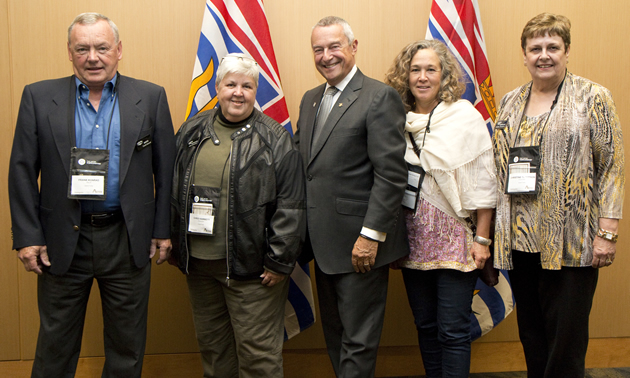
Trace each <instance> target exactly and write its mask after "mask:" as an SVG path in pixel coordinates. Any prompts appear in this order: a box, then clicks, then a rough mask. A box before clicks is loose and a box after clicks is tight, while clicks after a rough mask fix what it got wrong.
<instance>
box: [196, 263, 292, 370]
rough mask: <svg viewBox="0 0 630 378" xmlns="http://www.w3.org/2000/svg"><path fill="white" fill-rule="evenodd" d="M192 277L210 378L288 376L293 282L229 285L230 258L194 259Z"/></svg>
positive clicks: (200, 340) (203, 356) (205, 367)
mask: <svg viewBox="0 0 630 378" xmlns="http://www.w3.org/2000/svg"><path fill="white" fill-rule="evenodd" d="M188 268H189V273H190V274H189V275H188V276H187V277H186V280H187V282H188V291H189V294H190V302H191V305H192V310H193V320H194V324H195V331H196V333H197V342H198V343H199V349H200V351H201V360H202V364H203V371H204V377H218V378H230V377H241V378H249V377H261V378H262V377H274V378H275V377H282V376H283V369H282V345H283V342H284V306H285V302H286V300H287V296H288V294H289V278H288V277H287V278H285V279H284V280H283V281H282V282H280V283H278V284H276V285H274V286H272V287H267V286H264V285H262V284H261V279H256V280H249V281H237V280H234V279H231V280H230V282H229V286H228V285H227V284H226V280H225V278H226V276H227V265H226V260H225V259H222V260H200V259H196V258H194V257H191V259H190V262H189V266H188Z"/></svg>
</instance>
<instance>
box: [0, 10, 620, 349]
mask: <svg viewBox="0 0 630 378" xmlns="http://www.w3.org/2000/svg"><path fill="white" fill-rule="evenodd" d="M252 1H253V0H252ZM479 3H480V7H481V16H482V22H483V27H484V31H485V35H486V39H487V50H488V55H489V61H490V69H491V73H492V78H493V82H494V91H495V94H496V96H497V102H498V100H499V99H500V98H501V96H503V95H504V94H505V93H506V92H507V91H509V90H511V89H513V88H515V87H516V86H518V85H520V84H522V83H524V82H526V81H528V79H529V75H528V73H527V71H526V69H525V68H524V67H523V63H522V55H521V52H520V47H519V44H520V43H519V38H520V31H521V29H522V27H523V25H524V24H525V22H526V21H527V20H528V19H530V18H531V17H533V16H534V15H536V14H538V13H540V12H542V11H551V12H556V13H562V14H564V15H566V16H568V17H569V18H570V19H571V21H572V23H573V32H572V36H573V44H572V48H571V59H570V64H569V69H570V70H571V71H572V72H574V73H575V74H578V75H582V76H585V77H587V78H589V79H591V80H594V81H596V82H599V83H601V84H603V85H604V86H606V87H607V88H609V89H610V90H611V91H612V93H613V96H614V98H615V100H616V102H617V108H618V111H619V115H620V118H621V121H622V124H623V125H624V131H625V134H626V140H628V136H629V135H630V130H628V127H627V126H625V125H627V124H628V122H629V120H630V98H629V97H626V96H625V95H626V93H628V90H629V89H630V88H628V86H629V83H630V80H628V78H629V74H628V73H627V68H628V67H630V57H629V54H630V50H629V49H628V48H627V47H628V43H627V41H626V40H625V39H624V38H625V36H627V35H628V34H630V25H628V23H627V22H624V20H623V19H622V17H624V16H625V15H626V14H627V4H626V2H625V1H624V0H603V1H599V2H590V1H589V2H587V1H579V2H576V1H574V0H553V1H551V0H547V1H545V0H529V1H504V0H479ZM430 5H431V1H430V0H370V1H369V2H368V1H365V0H343V1H331V0H318V1H310V0H303V1H293V0H267V1H266V2H265V8H266V13H267V17H268V22H269V25H270V28H271V35H272V39H273V43H274V46H275V51H276V56H277V59H278V65H279V70H280V75H281V78H282V82H283V85H284V91H285V94H286V97H287V103H288V106H289V113H290V115H291V119H292V121H293V124H294V125H295V123H296V122H297V117H298V106H299V101H300V99H301V96H302V94H303V93H304V92H305V91H306V90H307V89H310V88H312V87H313V86H315V85H317V84H319V83H321V82H323V80H322V78H321V77H320V76H319V75H318V73H317V71H316V70H315V69H314V67H313V63H312V56H311V52H310V48H309V40H310V27H311V25H313V24H314V23H315V22H316V21H317V20H318V19H320V18H321V17H323V16H326V15H329V14H335V15H339V16H342V17H344V18H346V19H347V20H348V21H349V22H350V24H351V25H352V26H353V29H354V32H355V35H356V37H357V39H358V40H359V53H358V57H357V64H358V65H359V67H360V68H361V69H362V70H363V72H364V73H366V74H367V75H370V76H372V77H375V78H378V79H382V78H383V74H384V72H385V71H386V69H387V68H388V66H389V64H390V63H391V61H392V60H393V58H394V56H395V55H396V54H397V53H398V51H399V50H400V49H401V48H402V47H403V46H404V45H405V44H407V43H408V42H411V41H413V40H416V39H420V38H422V37H423V36H424V34H425V31H426V25H427V20H428V14H429V9H430ZM203 7H204V1H203V0H180V1H170V0H154V1H148V0H144V1H140V0H137V1H129V0H111V1H108V2H103V1H95V0H83V1H78V0H67V1H63V2H54V1H43V0H0V78H1V80H2V81H1V83H2V85H1V86H0V177H7V169H8V168H7V164H8V156H9V152H10V149H11V140H12V136H13V128H14V125H15V120H16V118H17V110H18V106H19V101H20V96H21V92H22V88H23V87H24V85H25V84H28V83H31V82H34V81H38V80H42V79H47V78H54V77H60V76H65V75H69V74H70V73H71V65H70V63H69V62H68V59H67V53H66V47H65V45H66V28H67V26H68V24H69V23H70V22H71V21H72V19H73V18H74V16H75V15H77V14H78V13H81V12H84V11H98V12H101V13H104V14H106V15H108V16H110V17H111V18H112V19H113V20H114V21H115V22H116V23H117V24H118V26H119V28H120V33H121V40H122V41H123V57H124V58H123V61H122V63H121V66H120V71H121V72H122V73H123V74H126V75H130V76H134V77H137V78H141V79H145V80H149V81H152V82H155V83H158V84H160V85H162V86H164V87H165V88H166V91H167V95H168V97H169V99H170V105H171V112H172V114H173V123H174V124H175V125H176V128H177V127H178V126H179V124H180V123H181V122H182V120H183V117H184V112H185V106H186V102H187V99H188V90H189V83H190V79H191V75H192V67H193V62H194V56H195V52H196V47H197V41H198V37H199V31H200V25H201V20H202V11H203ZM626 146H628V144H627V143H626ZM629 227H630V226H628V223H627V222H622V223H621V231H620V234H621V240H620V242H619V243H618V252H619V255H618V258H617V259H616V261H615V264H614V265H613V266H612V267H610V268H606V269H604V270H602V274H601V275H600V281H599V287H598V290H597V295H596V298H595V304H594V308H593V312H592V316H591V320H592V321H591V336H592V337H597V338H604V337H628V336H630V322H628V321H627V314H628V312H629V311H630V290H629V289H630V284H629V281H628V279H627V274H626V273H625V270H626V269H628V267H630V257H629V256H628V254H627V253H626V251H627V247H628V245H629V243H630V242H629V241H628V238H627V236H626V235H628V228H629ZM0 249H2V250H4V253H2V254H1V255H0V256H2V257H1V260H0V261H1V262H0V319H2V320H1V321H0V340H2V342H0V360H10V359H29V358H32V357H33V353H34V350H35V341H36V337H37V329H38V315H37V302H36V277H35V275H34V274H28V273H26V272H25V271H24V269H23V267H22V266H21V263H19V261H18V260H17V259H16V257H15V252H14V251H11V235H10V220H9V215H8V198H7V188H6V184H5V185H0ZM392 276H393V277H392V281H391V285H390V297H389V301H388V309H387V313H386V324H385V331H384V335H383V339H382V340H383V341H382V345H388V346H392V345H411V344H414V343H415V331H414V330H413V323H412V317H411V314H410V311H409V309H408V306H407V303H406V297H405V293H404V287H403V285H402V280H401V278H400V274H399V273H398V272H394V273H393V275H392ZM96 292H97V290H96V289H95V294H96ZM149 311H150V314H149V336H148V346H147V353H178V352H192V351H196V348H197V347H196V344H195V340H194V331H193V328H192V322H191V316H190V310H189V304H188V295H187V291H186V286H185V282H184V277H183V276H182V275H181V274H180V273H179V272H178V271H177V270H176V269H174V268H172V267H168V266H159V267H157V266H154V270H153V281H152V294H151V301H150V310H149ZM99 312H100V305H99V303H98V296H97V295H94V296H93V297H92V300H91V302H90V304H89V310H88V317H87V322H86V330H85V335H84V343H83V351H82V355H84V356H94V355H101V354H102V331H101V327H102V321H101V317H100V313H99ZM517 337H518V336H517V333H516V327H515V322H514V316H510V317H509V318H508V320H506V321H505V322H504V323H503V324H501V325H500V326H499V327H498V328H497V329H495V330H494V331H493V332H491V333H490V334H489V335H488V336H486V337H484V338H483V340H482V341H507V340H517ZM286 346H287V347H288V348H320V347H323V338H322V335H321V328H320V326H319V324H318V325H316V326H315V327H313V328H311V329H310V330H308V331H307V332H305V333H304V334H302V335H299V336H298V337H296V338H295V339H294V340H291V341H289V342H288V343H287V344H286Z"/></svg>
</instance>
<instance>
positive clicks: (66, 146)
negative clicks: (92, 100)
mask: <svg viewBox="0 0 630 378" xmlns="http://www.w3.org/2000/svg"><path fill="white" fill-rule="evenodd" d="M75 107H76V85H75V83H74V76H70V77H69V78H68V82H67V83H66V85H65V86H63V89H62V90H60V91H59V92H57V94H56V95H55V96H53V98H52V105H51V108H50V112H49V113H48V122H49V124H50V129H51V133H52V135H53V139H54V140H55V145H56V146H57V152H58V153H59V157H60V159H61V161H62V164H63V168H64V170H65V171H66V176H69V175H70V149H71V148H72V147H74V146H75V145H76V142H75V141H74V140H72V137H73V136H74V132H72V133H71V132H70V131H71V130H72V131H74V127H75V125H74V112H75Z"/></svg>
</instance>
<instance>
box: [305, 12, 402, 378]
mask: <svg viewBox="0 0 630 378" xmlns="http://www.w3.org/2000/svg"><path fill="white" fill-rule="evenodd" d="M357 44H358V42H357V40H356V39H354V36H353V34H352V30H351V29H350V26H349V25H348V23H347V22H346V21H344V20H343V19H341V18H338V17H326V18H324V19H322V20H320V21H319V22H318V23H317V25H315V27H314V28H313V31H312V35H311V45H312V49H313V55H314V59H315V67H316V68H317V70H318V71H319V72H320V74H321V75H322V76H323V77H324V78H325V79H326V83H325V84H322V85H320V86H318V87H316V88H314V89H312V90H310V91H308V92H306V94H304V97H303V98H302V103H301V104H300V118H299V120H298V124H297V132H296V141H297V143H298V145H299V149H300V152H301V154H302V158H303V160H304V164H305V172H306V193H307V225H308V235H307V241H306V244H305V247H304V249H305V252H304V254H305V255H308V254H309V252H310V253H311V254H312V255H314V257H315V262H316V270H315V274H316V281H317V292H318V296H319V307H320V312H321V318H322V325H323V328H324V336H325V339H326V345H327V348H328V354H329V356H330V359H331V362H332V365H333V368H334V370H335V374H336V375H337V376H339V377H370V376H373V375H374V369H375V364H376V353H377V350H378V344H379V341H380V336H381V330H382V326H383V317H384V314H385V300H386V297H387V283H388V277H389V263H391V262H392V261H395V260H397V259H398V258H400V257H402V256H405V255H406V254H407V253H408V246H407V241H406V235H405V228H404V227H405V226H404V219H403V218H402V210H401V201H402V198H403V193H404V190H405V187H406V182H407V169H406V164H405V160H404V153H405V139H404V136H403V129H404V124H405V110H404V108H403V104H402V102H401V99H400V97H399V96H398V93H397V92H396V91H395V90H394V89H393V88H390V87H388V86H386V85H385V84H383V83H381V82H379V81H376V80H373V79H370V78H368V77H366V76H365V75H363V73H361V71H360V70H358V69H357V68H356V66H355V54H356V52H357ZM331 87H334V89H331V90H329V88H331ZM329 96H330V97H329ZM328 112H329V114H328V116H327V117H326V113H328Z"/></svg>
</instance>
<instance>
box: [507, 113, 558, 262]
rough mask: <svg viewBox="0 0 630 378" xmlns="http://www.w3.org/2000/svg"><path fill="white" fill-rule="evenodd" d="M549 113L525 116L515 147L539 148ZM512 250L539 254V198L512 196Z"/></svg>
mask: <svg viewBox="0 0 630 378" xmlns="http://www.w3.org/2000/svg"><path fill="white" fill-rule="evenodd" d="M547 117H549V112H548V111H547V112H545V113H543V114H539V115H537V116H533V117H529V116H527V115H524V116H523V120H522V121H521V128H520V130H519V131H518V135H517V137H516V142H515V143H514V147H525V146H538V145H539V144H540V140H541V135H540V133H541V132H542V130H543V128H544V127H545V123H546V121H547ZM511 197H512V198H511V199H512V211H511V216H512V220H511V224H512V249H515V250H517V251H523V252H539V248H538V240H539V238H538V225H539V222H538V219H540V216H541V207H540V202H539V201H538V196H532V195H523V194H521V195H512V196H511Z"/></svg>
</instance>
